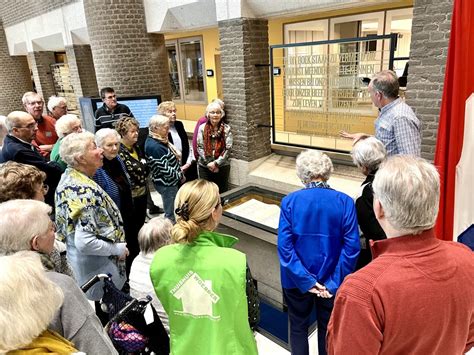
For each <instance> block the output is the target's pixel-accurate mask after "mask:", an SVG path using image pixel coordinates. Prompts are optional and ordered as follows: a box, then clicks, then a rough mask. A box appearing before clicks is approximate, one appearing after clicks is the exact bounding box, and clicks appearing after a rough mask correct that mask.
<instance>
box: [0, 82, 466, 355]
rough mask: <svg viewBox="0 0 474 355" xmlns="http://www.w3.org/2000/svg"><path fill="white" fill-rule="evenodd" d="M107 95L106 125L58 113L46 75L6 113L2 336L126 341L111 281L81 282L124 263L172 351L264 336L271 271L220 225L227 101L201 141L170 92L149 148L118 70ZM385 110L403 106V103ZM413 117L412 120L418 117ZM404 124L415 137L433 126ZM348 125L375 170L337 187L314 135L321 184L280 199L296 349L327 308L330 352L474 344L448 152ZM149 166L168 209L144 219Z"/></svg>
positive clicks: (79, 343) (126, 281)
mask: <svg viewBox="0 0 474 355" xmlns="http://www.w3.org/2000/svg"><path fill="white" fill-rule="evenodd" d="M392 79H393V77H392V76H391V75H388V74H387V73H382V74H381V75H378V76H376V77H375V78H374V79H373V81H372V82H371V84H370V86H369V88H370V90H372V91H373V92H371V97H372V100H373V101H374V104H376V105H377V103H379V104H380V105H382V106H386V105H391V106H389V108H390V107H392V108H393V107H395V106H396V105H402V103H400V102H398V101H396V100H397V99H394V98H393V97H392V96H393V95H392V94H393V93H391V94H390V95H388V97H387V96H386V94H385V91H384V90H386V89H387V87H388V88H389V87H390V85H392V84H393V80H392ZM384 80H385V81H384ZM387 80H388V82H387ZM380 88H381V89H380ZM392 89H393V88H392ZM392 91H393V90H392ZM390 92H391V91H390ZM391 95H392V96H391ZM101 97H102V98H103V102H104V104H103V106H102V107H101V108H100V109H99V110H98V111H97V113H96V122H95V126H96V132H95V134H93V133H90V132H86V131H83V130H82V122H81V120H80V119H79V118H78V117H77V116H75V115H71V114H67V106H66V105H67V103H66V101H65V100H64V99H62V98H58V97H52V98H51V99H50V100H49V102H48V105H47V106H48V111H49V114H48V115H44V114H43V105H44V102H43V99H42V97H41V96H40V95H38V94H37V93H33V92H29V93H26V94H25V95H24V96H23V104H24V107H25V110H26V112H23V111H14V112H12V113H10V114H9V115H8V116H7V117H6V119H5V127H6V131H7V135H6V137H5V139H4V141H3V144H2V150H1V153H0V157H1V159H0V162H1V163H2V164H0V268H1V269H2V273H0V274H1V275H0V278H1V282H0V300H2V302H1V305H0V307H2V311H1V312H0V329H2V330H3V331H2V334H0V352H8V353H13V354H14V353H18V354H20V353H29V352H31V353H38V352H39V353H76V352H83V353H89V354H115V353H117V351H116V350H115V349H114V346H113V345H112V343H111V341H110V339H109V338H108V335H107V334H106V333H105V331H104V329H103V325H104V324H105V323H106V322H107V320H108V318H107V314H105V313H104V310H103V309H102V307H101V302H100V300H101V298H102V296H103V293H104V291H103V284H102V283H101V282H99V283H97V284H96V285H94V286H93V287H92V288H90V289H89V290H88V291H87V293H85V294H84V293H83V292H82V291H81V289H80V288H79V286H81V285H82V284H84V283H85V282H86V281H88V280H89V279H91V278H92V277H93V276H95V275H97V274H103V273H108V274H110V275H112V280H113V282H114V284H115V286H116V287H117V288H118V289H122V291H123V292H126V293H128V292H130V294H131V295H132V296H133V297H143V296H145V295H152V298H153V300H152V305H153V306H154V308H155V309H156V315H157V316H158V317H159V319H160V320H161V322H162V324H163V325H164V328H165V329H166V332H167V333H168V334H169V336H170V340H169V342H170V344H169V345H170V349H171V353H173V354H191V353H197V354H246V355H247V354H257V353H258V351H257V345H256V341H255V337H254V334H253V330H255V329H256V327H257V324H258V322H259V317H260V314H259V298H258V293H257V290H256V286H255V282H254V280H253V278H252V275H251V272H250V269H249V266H248V264H247V259H246V256H245V254H243V253H241V252H239V251H237V250H235V249H234V248H233V247H232V246H233V245H234V244H235V243H236V242H237V238H235V237H232V236H230V235H225V234H221V233H219V232H217V231H216V229H217V228H218V225H219V222H220V220H221V217H222V212H223V205H222V201H221V197H220V194H221V193H223V192H225V191H226V190H227V189H228V180H229V172H230V160H229V159H230V152H231V149H232V143H233V142H232V131H231V128H230V126H229V125H228V124H227V123H226V122H224V116H225V112H224V103H223V102H222V101H221V100H215V101H213V102H211V103H210V104H209V105H208V106H207V109H206V113H205V116H204V117H203V118H201V119H200V120H199V121H198V123H197V125H196V129H195V135H194V137H193V142H192V144H191V145H190V144H189V141H188V138H187V134H186V132H185V130H184V127H183V124H182V123H181V122H179V121H178V120H177V119H176V105H175V104H174V103H173V102H170V101H167V102H163V103H161V104H160V105H159V106H158V108H157V115H154V116H153V117H151V118H150V121H149V127H148V128H149V132H148V133H149V134H148V137H147V139H146V142H145V144H144V147H143V148H144V149H143V150H142V148H141V147H140V145H139V144H138V136H139V129H140V127H139V123H138V121H137V120H136V119H135V118H134V117H133V114H132V112H131V111H130V109H129V108H128V107H126V106H125V105H121V104H119V103H118V102H117V98H116V96H115V92H114V90H113V89H112V88H104V89H103V90H101ZM403 105H404V103H403ZM406 110H407V109H406V107H405V106H403V107H402V111H403V112H406ZM381 115H385V116H384V119H388V120H389V121H390V118H387V117H388V116H387V110H385V111H381ZM390 115H391V116H390V117H392V116H394V115H395V111H391V114H390ZM415 118H416V117H415ZM410 122H411V123H413V122H415V120H414V119H413V118H412V116H410V117H409V119H408V120H406V122H404V123H401V125H402V126H403V127H405V128H407V127H411V128H414V127H415V128H416V127H417V124H415V125H414V126H413V125H411V123H410ZM380 125H382V126H383V127H385V128H387V125H386V124H385V123H380ZM378 129H379V128H378ZM402 131H403V134H404V139H405V140H404V142H405V143H406V140H410V138H409V137H408V138H407V137H405V135H407V134H408V135H410V134H412V135H413V134H414V135H416V129H415V130H413V129H408V128H407V129H405V130H402ZM343 135H344V136H347V137H349V138H353V139H354V143H353V148H352V152H351V155H352V158H353V161H354V164H355V165H356V166H357V167H358V168H359V169H360V171H361V173H362V174H363V175H364V176H365V180H364V182H363V183H362V185H361V187H360V192H359V194H358V195H357V196H356V197H355V198H352V197H349V196H348V195H346V194H344V193H343V192H340V191H337V190H335V189H333V188H331V186H330V184H329V181H330V176H331V173H332V172H333V164H332V161H331V159H330V158H329V157H328V156H327V155H326V154H324V153H321V152H319V151H317V150H307V151H304V152H302V153H301V154H299V156H298V157H297V159H296V171H297V175H298V177H299V178H300V180H301V182H302V184H303V185H304V188H303V189H301V190H299V191H295V192H293V193H290V194H289V195H288V196H286V197H285V198H283V200H282V202H281V212H280V223H279V228H278V243H277V244H278V246H277V248H278V255H279V259H280V266H281V268H280V274H281V285H282V289H283V296H284V301H285V305H286V306H287V310H288V318H289V338H290V339H289V340H290V347H291V352H292V354H309V351H310V350H309V344H308V333H309V328H310V319H311V315H312V312H313V309H314V308H316V320H317V327H318V352H319V354H326V353H330V354H347V353H350V354H391V353H419V354H424V353H438V354H449V353H453V354H454V353H462V352H465V351H468V350H469V349H470V348H471V347H472V346H473V344H474V327H473V324H474V323H473V322H474V316H473V314H474V276H473V274H472V269H473V267H474V259H473V258H472V252H471V251H470V250H468V249H467V248H466V247H464V246H462V245H461V244H458V243H454V242H443V241H440V240H439V239H436V238H435V235H434V232H433V226H434V224H435V220H436V216H437V210H438V202H439V189H440V181H439V175H438V173H437V171H436V168H435V167H434V166H433V165H432V164H430V163H429V162H427V161H425V160H423V159H421V158H419V157H417V156H416V155H417V154H419V150H418V148H417V145H419V139H418V137H414V138H413V142H411V143H409V145H410V146H411V144H413V145H414V148H413V149H411V152H410V154H407V155H401V154H400V152H397V150H396V149H395V150H394V149H393V148H390V150H389V151H388V152H387V143H386V142H384V141H383V140H382V139H381V140H379V139H377V138H376V137H372V136H368V135H364V134H356V135H350V134H348V133H346V132H344V133H343ZM396 142H397V140H396V139H395V140H390V144H396ZM405 143H404V144H405ZM411 153H415V154H414V155H412V154H411ZM198 177H199V179H197V178H198ZM149 179H150V180H151V182H152V184H153V186H154V188H155V190H156V191H157V192H158V193H159V194H160V195H161V198H162V201H163V209H164V216H163V217H155V218H152V219H151V220H149V221H148V222H147V223H145V218H146V209H147V200H148V199H149V185H148V180H149ZM460 296H461V297H460ZM88 300H89V301H93V302H94V305H95V311H94V309H93V308H92V307H91V306H90V304H89V302H88ZM39 304H41V306H40V307H38V305H39ZM7 310H8V312H7Z"/></svg>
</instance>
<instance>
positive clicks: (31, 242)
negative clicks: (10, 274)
mask: <svg viewBox="0 0 474 355" xmlns="http://www.w3.org/2000/svg"><path fill="white" fill-rule="evenodd" d="M50 212H51V207H50V206H48V205H47V204H45V203H43V202H40V201H35V200H10V201H7V202H4V203H2V204H0V254H1V255H8V254H13V253H16V252H19V251H35V252H36V253H37V254H38V255H40V256H41V262H42V264H43V267H44V268H45V269H46V270H47V271H48V272H47V277H48V279H50V280H51V281H53V282H54V283H55V284H56V285H57V286H59V287H60V289H61V290H62V292H63V293H64V296H65V297H64V300H63V301H62V302H61V303H60V304H59V306H60V308H59V306H58V308H59V311H58V312H56V314H55V315H54V317H52V318H51V320H50V321H49V323H50V325H49V329H51V330H54V331H56V332H58V333H59V334H60V335H62V336H63V337H65V338H66V339H68V340H69V341H71V342H73V343H74V344H75V347H76V348H77V349H79V350H80V351H83V352H86V353H91V354H92V353H96V354H106V353H107V354H108V353H113V354H115V353H116V352H115V350H114V348H113V345H112V343H111V342H110V340H109V339H108V337H107V335H106V334H105V333H104V331H103V329H102V327H101V323H100V321H99V319H98V318H97V317H96V316H95V315H94V310H93V309H92V308H91V306H90V305H89V302H88V301H87V299H86V297H85V295H84V293H83V292H82V291H81V290H80V289H79V287H78V286H77V285H76V282H75V280H74V279H72V278H71V277H69V276H67V275H64V274H60V273H58V272H56V271H55V270H54V268H53V265H52V264H51V261H50V260H49V258H48V257H46V256H47V253H49V252H50V251H51V250H52V248H53V244H54V230H55V228H54V224H53V223H52V222H51V219H50V218H49V213H50ZM1 270H2V273H1V274H2V275H4V273H5V270H4V269H3V268H2V269H1ZM34 278H35V276H34V275H31V280H30V282H34ZM29 286H30V284H28V285H24V284H19V285H16V286H15V289H16V290H21V291H22V292H26V291H24V287H29ZM37 291H38V290H37ZM25 294H26V293H25ZM40 302H41V307H40V308H42V307H43V306H44V303H43V302H48V300H47V299H40ZM0 304H5V302H0ZM6 304H8V303H6ZM10 307H12V306H11V305H10ZM12 309H13V308H10V311H12ZM0 314H3V312H0ZM0 318H1V315H0ZM1 329H2V331H3V330H5V328H4V327H1ZM18 329H20V327H18V328H16V329H15V330H18ZM0 337H1V335H0ZM91 338H94V341H93V342H91V341H90V339H91Z"/></svg>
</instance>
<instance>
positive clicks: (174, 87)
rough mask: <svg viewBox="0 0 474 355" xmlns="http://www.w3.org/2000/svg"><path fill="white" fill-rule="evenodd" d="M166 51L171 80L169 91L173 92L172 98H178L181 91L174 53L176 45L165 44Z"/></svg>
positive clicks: (175, 54) (176, 59) (176, 58)
mask: <svg viewBox="0 0 474 355" xmlns="http://www.w3.org/2000/svg"><path fill="white" fill-rule="evenodd" d="M166 51H167V52H168V66H169V75H170V82H171V91H172V92H173V100H180V99H181V92H180V86H179V74H178V73H179V71H178V57H177V53H176V45H175V44H173V45H167V46H166Z"/></svg>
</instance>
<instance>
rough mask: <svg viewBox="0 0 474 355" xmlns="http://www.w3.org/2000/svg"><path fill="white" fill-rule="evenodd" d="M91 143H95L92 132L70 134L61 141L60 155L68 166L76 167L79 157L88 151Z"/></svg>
mask: <svg viewBox="0 0 474 355" xmlns="http://www.w3.org/2000/svg"><path fill="white" fill-rule="evenodd" d="M90 143H94V135H93V134H92V133H91V132H87V131H85V132H81V133H71V134H68V135H67V136H66V137H64V138H63V140H62V141H61V146H60V147H59V156H60V157H61V159H62V160H63V161H64V162H65V163H66V164H67V165H68V166H71V167H73V168H75V167H76V166H77V165H78V158H79V157H81V156H83V155H84V154H85V153H86V152H87V148H88V145H89V144H90Z"/></svg>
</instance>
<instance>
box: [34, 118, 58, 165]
mask: <svg viewBox="0 0 474 355" xmlns="http://www.w3.org/2000/svg"><path fill="white" fill-rule="evenodd" d="M55 125H56V120H55V119H54V118H53V117H51V116H47V115H43V119H42V120H41V122H39V123H38V131H37V132H36V138H35V140H34V141H33V142H32V143H33V145H35V146H36V147H38V149H39V146H40V145H43V144H54V143H56V141H57V140H58V135H57V134H56V129H55V127H54V126H55ZM39 151H40V153H41V155H42V156H44V157H46V158H49V154H50V152H46V151H44V150H42V149H39Z"/></svg>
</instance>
